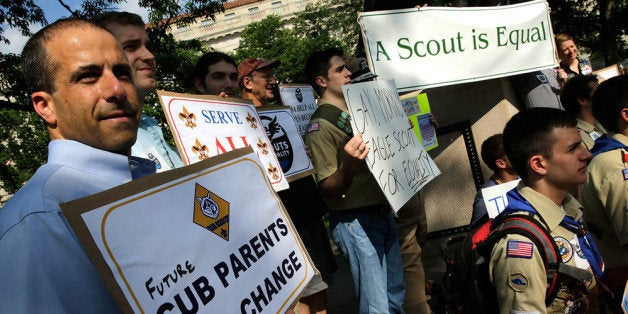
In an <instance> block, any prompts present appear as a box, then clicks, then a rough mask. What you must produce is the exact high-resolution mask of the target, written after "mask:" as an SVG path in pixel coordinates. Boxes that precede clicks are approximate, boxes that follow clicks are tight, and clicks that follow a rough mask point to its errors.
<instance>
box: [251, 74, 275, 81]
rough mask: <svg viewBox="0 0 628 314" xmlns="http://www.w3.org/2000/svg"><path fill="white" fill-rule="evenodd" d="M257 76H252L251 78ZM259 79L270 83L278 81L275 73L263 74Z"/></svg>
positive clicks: (259, 75)
mask: <svg viewBox="0 0 628 314" xmlns="http://www.w3.org/2000/svg"><path fill="white" fill-rule="evenodd" d="M252 76H255V74H251V77H252ZM257 77H259V78H261V79H263V80H266V82H270V81H276V80H277V78H276V77H275V74H274V73H262V74H258V75H257Z"/></svg>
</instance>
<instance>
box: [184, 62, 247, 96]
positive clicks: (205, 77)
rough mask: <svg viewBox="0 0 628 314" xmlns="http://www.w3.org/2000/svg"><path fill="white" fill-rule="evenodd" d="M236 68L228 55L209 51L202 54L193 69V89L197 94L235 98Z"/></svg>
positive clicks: (238, 88) (236, 92)
mask: <svg viewBox="0 0 628 314" xmlns="http://www.w3.org/2000/svg"><path fill="white" fill-rule="evenodd" d="M238 84H239V83H238V66H237V65H236V63H235V61H234V60H233V58H231V57H230V56H229V55H227V54H225V53H222V52H218V51H211V52H207V53H205V54H203V55H202V56H201V57H200V58H199V59H198V61H197V62H196V66H195V68H194V87H195V88H196V92H197V93H199V94H206V95H216V96H220V97H237V96H238V91H239V90H240V87H239V85H238Z"/></svg>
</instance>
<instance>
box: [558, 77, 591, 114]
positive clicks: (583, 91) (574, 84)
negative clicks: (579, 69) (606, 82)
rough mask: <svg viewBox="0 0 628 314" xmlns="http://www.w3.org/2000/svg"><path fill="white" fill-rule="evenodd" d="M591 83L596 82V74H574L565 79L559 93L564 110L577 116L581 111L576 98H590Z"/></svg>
mask: <svg viewBox="0 0 628 314" xmlns="http://www.w3.org/2000/svg"><path fill="white" fill-rule="evenodd" d="M591 83H596V84H597V83H598V80H597V76H596V75H593V74H588V75H576V76H574V77H573V78H571V79H570V80H569V81H567V83H566V84H565V86H564V87H563V90H562V92H561V93H560V102H561V103H562V104H563V107H564V108H565V111H567V112H568V113H569V114H571V115H573V116H577V115H578V114H579V113H580V111H582V107H581V106H580V104H579V103H578V98H584V99H589V100H590V97H591V92H592V91H593V89H594V87H592V86H591Z"/></svg>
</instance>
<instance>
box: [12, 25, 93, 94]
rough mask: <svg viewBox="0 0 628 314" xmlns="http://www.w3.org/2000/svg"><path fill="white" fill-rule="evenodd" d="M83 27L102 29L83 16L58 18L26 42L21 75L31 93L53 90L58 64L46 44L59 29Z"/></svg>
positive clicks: (23, 50) (50, 91)
mask: <svg viewBox="0 0 628 314" xmlns="http://www.w3.org/2000/svg"><path fill="white" fill-rule="evenodd" d="M85 27H93V28H96V29H102V27H100V26H98V25H96V24H94V23H92V22H90V21H88V20H86V19H83V18H65V19H59V20H57V21H55V22H54V23H52V24H50V25H48V26H46V27H44V28H42V29H40V30H39V31H38V32H37V33H35V34H34V35H33V36H31V38H30V39H29V40H28V41H27V42H26V45H24V49H22V56H21V58H22V60H21V63H22V75H23V76H24V80H25V81H26V84H27V86H28V88H29V90H30V92H31V93H33V92H38V91H44V92H47V93H52V92H54V91H55V86H54V76H55V73H56V71H57V69H58V67H59V65H58V64H57V63H56V62H55V61H53V60H52V58H50V56H49V54H48V51H47V48H46V45H47V44H48V43H49V42H50V41H51V40H52V39H53V38H55V37H56V35H57V34H58V33H59V32H60V31H63V30H67V29H72V28H76V29H84V28H85ZM102 30H103V31H106V30H104V29H102Z"/></svg>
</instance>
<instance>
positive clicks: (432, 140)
mask: <svg viewBox="0 0 628 314" xmlns="http://www.w3.org/2000/svg"><path fill="white" fill-rule="evenodd" d="M399 99H401V105H402V106H403V110H404V111H405V113H406V115H407V116H408V118H409V119H410V122H412V128H413V129H414V134H416V136H417V138H418V139H419V142H421V144H422V145H423V148H425V150H426V151H430V150H431V149H434V148H435V147H438V139H437V137H436V129H435V128H434V124H433V123H432V120H431V119H430V117H431V115H432V109H431V108H430V102H429V101H428V99H427V94H426V93H423V92H422V91H420V90H419V91H416V92H413V93H409V94H405V95H401V96H399Z"/></svg>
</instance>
